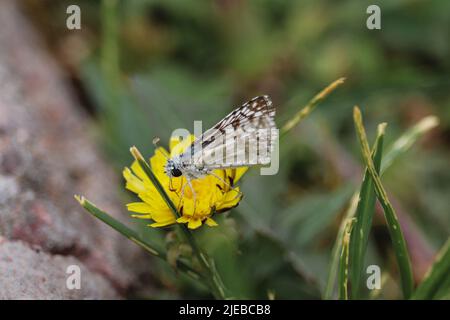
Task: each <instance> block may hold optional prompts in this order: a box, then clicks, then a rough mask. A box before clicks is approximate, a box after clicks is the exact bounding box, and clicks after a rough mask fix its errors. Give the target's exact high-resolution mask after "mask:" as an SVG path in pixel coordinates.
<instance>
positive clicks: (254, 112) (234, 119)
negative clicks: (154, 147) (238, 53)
mask: <svg viewBox="0 0 450 320" xmlns="http://www.w3.org/2000/svg"><path fill="white" fill-rule="evenodd" d="M274 118H275V108H274V107H273V104H272V101H271V100H270V98H269V96H267V95H264V96H258V97H255V98H253V99H251V100H250V101H248V102H246V103H244V104H243V105H242V106H240V107H239V108H237V109H235V110H234V111H232V112H231V113H230V114H228V115H227V116H226V117H225V118H223V119H222V120H221V121H220V122H219V123H217V124H216V125H215V126H213V127H212V128H211V129H209V130H207V131H205V132H204V133H203V134H202V135H201V136H200V137H196V138H195V140H194V141H193V142H192V143H191V145H190V146H188V147H187V149H186V150H185V151H184V152H183V153H181V154H180V155H176V156H173V157H172V158H170V159H168V160H167V163H166V166H165V173H166V174H167V175H168V176H169V177H170V178H172V177H180V176H184V177H185V178H186V180H187V184H188V185H189V186H190V188H191V190H193V188H192V185H191V180H192V179H198V178H202V177H204V176H205V175H208V174H212V175H214V173H213V172H212V171H213V170H215V169H228V168H237V167H248V166H253V165H266V164H269V163H270V159H271V153H272V151H273V147H274V143H275V141H276V140H277V138H278V130H277V128H276V124H275V121H274ZM214 176H216V175H214ZM216 177H217V178H218V179H219V180H222V179H221V178H220V177H218V176H216ZM222 182H224V183H226V184H228V183H227V182H225V181H223V180H222ZM183 190H184V186H183Z"/></svg>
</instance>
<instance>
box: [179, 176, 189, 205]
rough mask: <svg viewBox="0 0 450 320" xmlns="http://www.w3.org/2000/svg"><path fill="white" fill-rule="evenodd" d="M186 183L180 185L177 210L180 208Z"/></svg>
mask: <svg viewBox="0 0 450 320" xmlns="http://www.w3.org/2000/svg"><path fill="white" fill-rule="evenodd" d="M187 185H188V183H187V182H186V183H185V184H183V186H182V187H181V195H180V200H179V201H178V206H177V211H178V212H180V209H181V204H182V202H183V197H184V190H185V188H186V186H187Z"/></svg>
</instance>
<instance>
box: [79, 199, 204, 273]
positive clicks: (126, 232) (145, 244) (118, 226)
mask: <svg viewBox="0 0 450 320" xmlns="http://www.w3.org/2000/svg"><path fill="white" fill-rule="evenodd" d="M75 199H76V200H77V201H78V202H79V203H80V204H81V206H82V207H83V208H84V209H86V211H87V212H89V213H90V214H91V215H93V216H94V217H95V218H97V219H99V220H101V221H102V222H104V223H106V224H107V225H109V226H110V227H111V228H113V229H114V230H116V231H117V232H119V233H120V234H121V235H123V236H124V237H126V238H128V239H130V240H131V241H133V242H134V243H136V244H137V245H138V246H140V247H142V248H144V249H145V250H146V251H147V252H148V253H150V254H151V255H153V256H155V257H158V258H161V259H163V260H165V261H167V256H166V253H165V252H164V250H161V249H159V248H158V246H156V245H155V244H153V243H151V242H150V241H148V240H147V239H144V238H142V237H141V236H140V235H139V234H138V233H137V232H136V231H134V230H132V229H130V228H128V227H127V226H126V225H124V224H123V223H121V222H120V221H118V220H116V219H114V218H113V217H112V216H111V215H109V214H107V213H106V212H104V211H102V210H100V209H99V208H97V207H96V206H95V204H93V203H92V202H90V201H89V200H87V199H85V198H84V197H80V196H75ZM176 266H177V269H178V270H180V271H183V272H185V273H186V274H188V275H189V276H191V277H192V278H194V279H196V280H198V279H200V278H201V277H200V275H199V274H198V273H197V271H195V270H194V269H192V268H191V267H190V266H188V265H187V264H186V263H184V262H183V261H180V260H178V261H177V262H176Z"/></svg>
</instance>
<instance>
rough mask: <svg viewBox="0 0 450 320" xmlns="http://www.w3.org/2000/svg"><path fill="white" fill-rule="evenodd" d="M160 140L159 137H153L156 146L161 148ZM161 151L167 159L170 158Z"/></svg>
mask: <svg viewBox="0 0 450 320" xmlns="http://www.w3.org/2000/svg"><path fill="white" fill-rule="evenodd" d="M159 141H160V139H159V137H154V138H153V141H152V143H153V145H154V146H155V148H159ZM161 153H162V155H163V156H164V157H165V158H166V159H167V160H169V159H170V158H169V156H168V155H167V154H166V153H165V152H161Z"/></svg>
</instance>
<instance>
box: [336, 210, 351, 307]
mask: <svg viewBox="0 0 450 320" xmlns="http://www.w3.org/2000/svg"><path fill="white" fill-rule="evenodd" d="M353 223H354V219H353V218H352V219H350V220H347V222H346V224H345V230H344V236H343V237H342V246H341V248H342V249H341V256H340V259H339V281H338V282H339V299H340V300H348V298H349V295H348V269H349V268H348V261H349V245H350V234H351V230H352V227H353Z"/></svg>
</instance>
